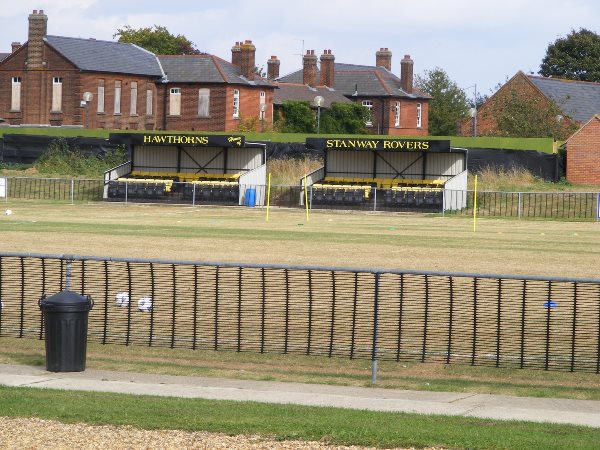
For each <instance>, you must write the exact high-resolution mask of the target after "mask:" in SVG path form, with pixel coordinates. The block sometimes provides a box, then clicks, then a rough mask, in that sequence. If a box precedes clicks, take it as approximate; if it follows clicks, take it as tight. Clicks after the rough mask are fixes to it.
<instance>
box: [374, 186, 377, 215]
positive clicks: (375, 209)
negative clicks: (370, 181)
mask: <svg viewBox="0 0 600 450" xmlns="http://www.w3.org/2000/svg"><path fill="white" fill-rule="evenodd" d="M376 211H377V188H374V189H373V212H376Z"/></svg>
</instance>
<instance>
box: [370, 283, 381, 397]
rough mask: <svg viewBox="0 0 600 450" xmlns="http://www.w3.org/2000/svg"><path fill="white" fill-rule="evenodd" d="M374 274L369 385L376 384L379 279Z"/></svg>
mask: <svg viewBox="0 0 600 450" xmlns="http://www.w3.org/2000/svg"><path fill="white" fill-rule="evenodd" d="M380 275H381V274H380V273H379V272H376V273H375V293H374V299H373V350H372V353H371V384H373V385H375V384H377V345H378V343H377V339H378V333H379V277H380Z"/></svg>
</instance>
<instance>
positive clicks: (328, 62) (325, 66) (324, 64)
mask: <svg viewBox="0 0 600 450" xmlns="http://www.w3.org/2000/svg"><path fill="white" fill-rule="evenodd" d="M334 61H335V56H333V55H332V54H331V50H323V54H322V55H321V85H322V86H327V87H333V77H334V72H335V66H334Z"/></svg>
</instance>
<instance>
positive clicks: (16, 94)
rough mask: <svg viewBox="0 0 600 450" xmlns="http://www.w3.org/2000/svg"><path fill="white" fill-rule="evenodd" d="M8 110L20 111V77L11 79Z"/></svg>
mask: <svg viewBox="0 0 600 450" xmlns="http://www.w3.org/2000/svg"><path fill="white" fill-rule="evenodd" d="M10 110H11V111H21V77H12V88H11V99H10Z"/></svg>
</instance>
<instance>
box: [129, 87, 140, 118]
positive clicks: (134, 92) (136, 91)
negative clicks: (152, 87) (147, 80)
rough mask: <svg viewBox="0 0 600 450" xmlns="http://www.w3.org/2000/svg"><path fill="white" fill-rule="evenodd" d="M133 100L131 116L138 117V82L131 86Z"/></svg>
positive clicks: (130, 109)
mask: <svg viewBox="0 0 600 450" xmlns="http://www.w3.org/2000/svg"><path fill="white" fill-rule="evenodd" d="M130 88H131V98H130V99H129V115H130V116H137V93H138V89H137V81H132V82H131V85H130Z"/></svg>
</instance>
